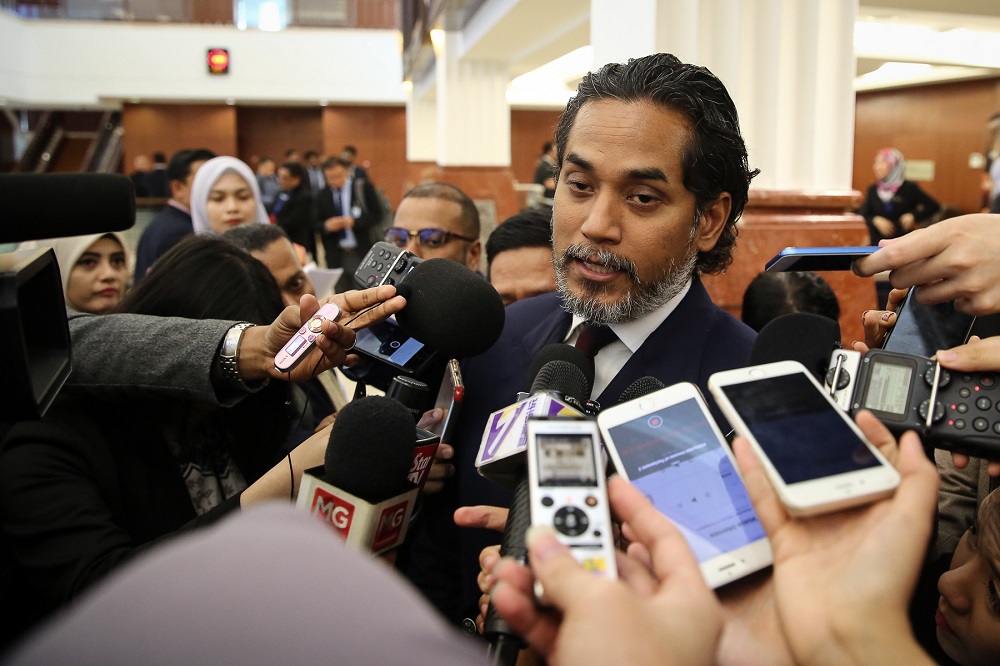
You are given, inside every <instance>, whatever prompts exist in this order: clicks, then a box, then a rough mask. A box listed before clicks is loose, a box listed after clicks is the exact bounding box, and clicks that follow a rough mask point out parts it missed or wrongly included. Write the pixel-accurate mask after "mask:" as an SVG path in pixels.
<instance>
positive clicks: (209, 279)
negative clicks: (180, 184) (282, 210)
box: [115, 224, 284, 324]
mask: <svg viewBox="0 0 1000 666" xmlns="http://www.w3.org/2000/svg"><path fill="white" fill-rule="evenodd" d="M250 226H259V227H263V226H266V225H263V224H258V225H250ZM206 287H207V288H206ZM283 308H284V302H283V301H282V298H281V291H280V290H279V289H278V285H277V283H275V281H274V277H273V276H272V275H271V272H270V271H269V270H268V269H267V267H266V266H265V265H264V264H263V263H261V262H260V261H258V260H257V259H254V258H253V257H252V256H250V255H249V254H247V253H246V252H244V251H243V250H241V249H240V248H238V247H236V246H235V245H233V244H231V243H229V242H227V241H224V240H222V239H220V238H215V237H211V236H197V235H196V236H188V237H187V238H185V239H184V240H182V241H181V242H180V243H178V244H177V245H175V246H174V247H172V248H171V249H170V250H169V251H167V252H166V253H165V254H164V255H163V256H162V257H160V258H159V259H157V260H156V264H155V265H154V266H153V268H152V270H150V272H149V274H148V275H146V276H145V277H144V278H142V280H141V281H140V282H139V284H138V285H136V288H135V289H134V290H133V291H132V292H131V293H130V294H129V295H128V296H126V297H125V298H124V299H123V300H122V301H121V302H120V303H119V304H118V306H117V307H116V308H115V311H116V312H131V313H133V314H147V315H156V316H160V317H185V318H187V319H229V320H233V321H247V322H250V323H252V324H270V323H271V322H272V321H274V320H275V319H276V318H277V317H278V315H279V314H281V311H282V309H283Z"/></svg>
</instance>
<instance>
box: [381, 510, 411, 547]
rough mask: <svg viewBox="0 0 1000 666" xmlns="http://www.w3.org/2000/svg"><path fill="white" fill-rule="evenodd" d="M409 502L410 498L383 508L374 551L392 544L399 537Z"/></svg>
mask: <svg viewBox="0 0 1000 666" xmlns="http://www.w3.org/2000/svg"><path fill="white" fill-rule="evenodd" d="M407 503H408V500H406V501H403V502H399V503H398V504H393V505H392V506H387V507H386V508H384V509H382V513H381V515H379V517H378V527H376V528H375V539H374V540H373V541H372V550H373V551H377V550H379V549H381V548H384V547H386V546H390V545H392V544H393V543H395V542H396V541H397V540H398V539H399V537H400V533H401V531H402V529H403V521H404V519H405V518H406V505H407Z"/></svg>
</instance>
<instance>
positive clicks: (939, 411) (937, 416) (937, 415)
mask: <svg viewBox="0 0 1000 666" xmlns="http://www.w3.org/2000/svg"><path fill="white" fill-rule="evenodd" d="M928 409H930V400H924V401H923V402H921V403H920V409H919V413H920V418H922V419H924V420H927V410H928ZM943 418H944V405H942V404H941V403H940V402H936V403H934V418H933V419H931V420H932V421H940V420H941V419H943Z"/></svg>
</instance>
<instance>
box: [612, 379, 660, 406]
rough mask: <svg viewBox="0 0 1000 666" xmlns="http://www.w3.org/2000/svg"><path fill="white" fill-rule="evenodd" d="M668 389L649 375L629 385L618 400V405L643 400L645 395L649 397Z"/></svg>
mask: <svg viewBox="0 0 1000 666" xmlns="http://www.w3.org/2000/svg"><path fill="white" fill-rule="evenodd" d="M666 387H667V385H666V384H664V383H663V382H661V381H660V380H659V379H657V378H656V377H650V376H648V375H647V376H646V377H639V379H637V380H635V381H634V382H632V383H631V384H629V387H628V388H627V389H625V390H624V391H622V394H621V397H619V398H618V404H621V403H623V402H628V401H629V400H635V399H636V398H641V397H642V396H644V395H649V394H650V393H654V392H656V391H659V390H660V389H662V388H666Z"/></svg>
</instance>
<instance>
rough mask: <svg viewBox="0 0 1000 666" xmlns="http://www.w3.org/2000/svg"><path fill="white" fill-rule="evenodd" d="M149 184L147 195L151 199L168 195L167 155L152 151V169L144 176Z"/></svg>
mask: <svg viewBox="0 0 1000 666" xmlns="http://www.w3.org/2000/svg"><path fill="white" fill-rule="evenodd" d="M146 184H147V185H148V186H149V196H150V197H151V198H153V199H166V198H167V197H169V196H170V177H169V176H168V175H167V156H166V155H164V154H163V153H161V152H155V153H153V170H152V171H150V172H149V177H148V178H146Z"/></svg>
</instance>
